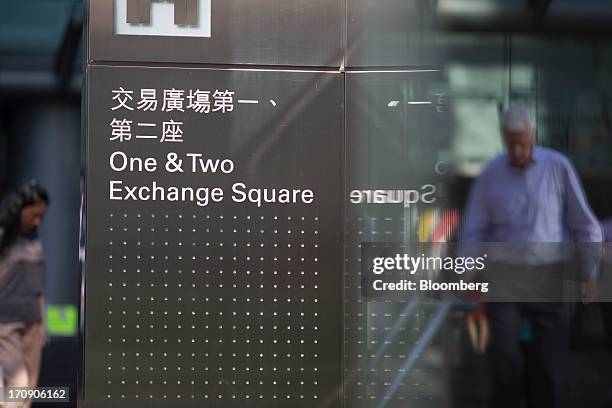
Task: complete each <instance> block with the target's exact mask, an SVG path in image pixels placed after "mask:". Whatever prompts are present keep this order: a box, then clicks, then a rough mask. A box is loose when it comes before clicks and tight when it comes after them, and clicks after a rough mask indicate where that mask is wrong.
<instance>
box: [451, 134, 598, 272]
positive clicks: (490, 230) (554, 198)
mask: <svg viewBox="0 0 612 408" xmlns="http://www.w3.org/2000/svg"><path fill="white" fill-rule="evenodd" d="M464 215H465V217H464V223H463V226H462V230H461V234H460V236H461V241H462V242H464V243H482V242H500V243H501V242H503V243H506V244H504V245H499V250H497V251H494V253H492V254H489V255H490V259H491V260H496V261H503V262H508V263H512V264H529V265H541V264H550V263H554V262H559V261H562V260H566V259H567V258H568V256H569V254H567V253H566V248H567V247H565V246H564V245H558V244H553V243H561V242H569V241H574V242H579V243H601V242H602V238H603V237H602V231H601V227H600V225H599V223H598V221H597V219H596V218H595V216H594V215H593V212H592V211H591V209H590V208H589V205H588V203H587V200H586V197H585V195H584V192H583V191H582V187H581V184H580V181H579V180H578V178H577V176H576V173H575V171H574V169H573V167H572V165H571V164H570V162H569V161H568V160H567V158H565V157H564V156H563V155H562V154H560V153H558V152H556V151H554V150H551V149H548V148H544V147H540V146H534V150H533V155H532V160H531V163H530V164H529V165H527V166H526V167H525V168H518V167H514V166H512V165H511V163H510V159H509V157H508V155H507V154H502V155H500V156H499V157H497V158H496V159H494V160H493V161H491V162H490V163H489V164H488V165H487V166H486V167H485V169H484V170H483V172H482V174H481V175H480V177H479V178H478V179H477V180H476V181H475V183H474V185H473V187H472V190H471V192H470V196H469V200H468V204H467V208H466V211H465V214H464ZM508 243H513V244H508ZM489 247H491V246H489ZM492 247H494V245H493V246H492Z"/></svg>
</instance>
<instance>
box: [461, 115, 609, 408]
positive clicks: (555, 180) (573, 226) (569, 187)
mask: <svg viewBox="0 0 612 408" xmlns="http://www.w3.org/2000/svg"><path fill="white" fill-rule="evenodd" d="M501 124H502V131H503V135H504V141H505V145H506V149H507V153H505V154H502V155H500V156H499V157H497V158H496V159H494V160H493V161H491V162H490V163H489V164H488V165H487V166H486V167H485V169H484V170H483V172H482V174H481V175H480V177H479V178H478V179H477V180H476V181H475V183H474V185H473V187H472V190H471V192H470V197H469V200H468V204H467V208H466V211H465V223H464V226H463V228H462V232H461V241H462V242H464V243H504V244H499V245H497V246H496V244H492V245H491V244H489V248H493V249H492V250H491V251H490V253H489V254H488V255H489V260H490V262H491V265H494V266H493V268H497V272H499V271H500V270H502V272H503V274H504V275H505V276H506V277H507V279H508V278H509V279H513V278H514V277H516V279H517V280H523V279H522V278H523V277H525V276H527V277H528V278H527V279H528V280H529V279H531V278H530V276H534V277H535V276H546V275H548V276H554V275H555V273H556V272H558V275H559V278H558V279H557V281H558V282H561V277H562V276H561V275H562V271H561V270H560V268H561V267H560V265H561V263H562V262H563V261H565V260H567V251H566V250H565V248H567V247H566V246H564V245H561V244H560V243H562V242H568V241H570V240H573V241H575V242H579V243H601V241H602V233H601V228H600V226H599V223H598V221H597V219H596V218H595V216H594V215H593V213H592V211H591V209H590V208H589V205H588V203H587V200H586V198H585V195H584V193H583V191H582V187H581V185H580V181H579V180H578V177H577V176H576V173H575V171H574V170H573V168H572V166H571V164H570V163H569V161H568V160H567V159H566V158H565V157H564V156H563V155H561V154H560V153H558V152H556V151H553V150H551V149H547V148H544V147H539V146H536V144H535V142H534V135H535V125H534V121H533V119H532V117H531V115H530V114H529V111H528V110H527V109H526V108H525V107H522V106H518V107H513V108H512V109H510V110H509V111H507V112H505V113H504V114H503V116H502V123H501ZM587 245H588V244H587ZM585 265H587V266H586V271H584V272H585V273H586V274H587V275H593V274H594V273H595V271H596V268H595V267H594V266H593V265H594V264H593V263H592V262H591V263H589V262H586V263H585ZM521 274H522V275H521ZM525 274H527V275H525ZM530 274H531V275H530ZM495 283H496V282H492V284H491V285H492V286H494V285H495ZM542 300H543V299H540V300H538V301H536V302H521V301H520V299H514V301H511V302H504V303H502V302H500V303H489V304H487V313H488V317H489V322H490V325H491V327H490V332H491V344H490V354H491V357H492V362H493V372H494V375H493V389H492V395H491V397H492V401H491V406H492V407H495V408H503V407H508V408H517V407H520V403H521V397H522V389H523V384H524V383H525V382H524V381H523V375H527V380H528V381H527V384H528V387H529V390H528V393H527V395H528V403H529V406H530V407H531V406H533V407H538V408H547V407H551V408H552V407H557V406H559V404H560V401H559V397H560V391H561V389H562V386H563V381H564V377H565V375H564V374H565V365H566V359H567V354H568V351H567V350H568V330H569V329H568V323H569V318H568V313H567V308H566V307H565V305H564V304H563V303H552V302H544V301H542ZM557 300H560V299H557ZM523 319H527V320H528V321H529V322H530V325H531V327H532V330H533V334H534V335H533V341H532V344H531V346H532V353H531V356H532V357H533V358H531V359H530V361H529V364H527V366H528V367H529V370H523V367H524V366H525V364H524V362H523V355H522V350H521V347H520V333H521V328H522V322H523ZM524 371H526V372H525V373H524Z"/></svg>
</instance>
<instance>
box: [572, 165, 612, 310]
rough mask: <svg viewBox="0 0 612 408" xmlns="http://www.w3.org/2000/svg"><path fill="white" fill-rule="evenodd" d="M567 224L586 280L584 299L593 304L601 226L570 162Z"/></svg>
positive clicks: (600, 243)
mask: <svg viewBox="0 0 612 408" xmlns="http://www.w3.org/2000/svg"><path fill="white" fill-rule="evenodd" d="M565 177H566V179H565V200H566V201H565V202H566V221H567V226H568V228H569V230H570V232H571V233H572V235H573V238H574V241H575V242H576V243H577V245H578V254H579V256H580V265H581V268H582V271H581V272H582V276H583V278H584V280H585V281H586V284H585V285H586V286H585V288H583V289H584V290H583V300H584V301H585V302H587V301H590V300H591V299H590V298H592V297H593V296H594V292H595V290H596V286H597V285H596V282H597V278H598V273H599V262H600V261H601V256H602V250H603V248H602V241H603V234H602V231H601V226H600V224H599V222H598V221H597V218H595V215H594V214H593V211H591V208H590V207H589V203H588V202H587V199H586V196H585V194H584V191H583V190H582V185H581V183H580V180H578V177H577V176H576V172H575V171H574V169H573V167H572V166H571V164H570V163H569V162H566V163H565Z"/></svg>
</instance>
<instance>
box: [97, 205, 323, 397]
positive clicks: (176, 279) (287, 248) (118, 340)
mask: <svg viewBox="0 0 612 408" xmlns="http://www.w3.org/2000/svg"><path fill="white" fill-rule="evenodd" d="M107 217H108V220H107V221H108V223H107V224H108V225H109V227H108V233H109V234H108V236H109V237H110V239H109V240H108V242H107V249H108V263H107V264H108V269H107V270H106V271H104V273H105V279H104V281H105V282H106V287H105V288H104V289H103V292H104V293H105V302H104V304H103V305H100V306H101V307H104V308H105V310H104V322H103V323H100V322H97V324H103V325H104V328H105V329H106V330H105V333H106V334H105V338H104V339H103V342H104V344H105V347H104V351H103V353H104V361H105V362H106V366H105V367H103V369H104V371H105V375H104V381H105V382H106V386H107V389H108V392H107V393H106V395H105V398H106V399H107V400H108V402H109V405H110V403H113V402H122V401H127V400H130V401H146V400H150V401H151V403H153V401H155V402H159V401H163V402H165V401H169V402H170V401H174V403H178V402H179V401H185V400H188V401H189V400H190V401H210V403H211V404H215V406H230V404H232V403H233V402H236V403H237V404H238V401H242V402H243V403H245V401H251V402H253V404H254V405H253V406H276V404H279V401H292V405H296V404H297V406H305V407H314V406H317V405H319V401H320V400H321V398H322V397H323V396H322V394H321V386H322V379H321V376H320V370H321V365H320V364H321V362H320V359H321V349H322V347H323V346H324V345H323V343H324V342H322V341H321V340H322V339H321V337H320V325H321V323H322V321H324V313H325V311H324V310H321V307H320V298H319V294H318V293H319V289H320V285H321V273H320V272H321V271H320V270H319V266H318V265H319V261H320V260H319V251H320V248H319V240H318V235H319V230H318V226H319V225H321V222H322V221H321V220H320V219H319V217H318V216H308V217H306V216H295V215H294V216H269V215H260V214H249V215H224V214H219V213H217V214H214V213H208V214H201V213H198V214H187V213H185V214H150V213H148V214H147V213H144V212H121V213H111V214H108V215H107ZM90 315H91V314H90ZM98 341H101V340H100V339H98ZM231 406H233V405H231ZM240 406H243V405H240ZM245 406H246V405H245ZM285 406H286V405H285Z"/></svg>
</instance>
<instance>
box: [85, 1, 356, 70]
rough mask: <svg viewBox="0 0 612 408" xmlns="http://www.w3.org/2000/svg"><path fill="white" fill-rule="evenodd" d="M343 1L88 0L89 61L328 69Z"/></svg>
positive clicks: (337, 51)
mask: <svg viewBox="0 0 612 408" xmlns="http://www.w3.org/2000/svg"><path fill="white" fill-rule="evenodd" d="M343 9H344V7H343V0H248V1H244V0H89V11H88V14H89V19H88V27H87V28H88V36H87V38H88V47H87V50H88V62H89V63H90V64H95V63H96V62H102V63H107V62H116V63H121V62H129V63H131V62H140V63H171V64H213V65H240V64H250V65H272V66H293V67H296V66H297V67H329V68H333V69H334V70H336V69H337V68H338V67H340V65H341V63H342V56H343V46H342V38H343V27H344V17H343V16H344V13H343Z"/></svg>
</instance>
